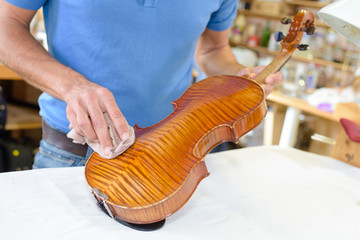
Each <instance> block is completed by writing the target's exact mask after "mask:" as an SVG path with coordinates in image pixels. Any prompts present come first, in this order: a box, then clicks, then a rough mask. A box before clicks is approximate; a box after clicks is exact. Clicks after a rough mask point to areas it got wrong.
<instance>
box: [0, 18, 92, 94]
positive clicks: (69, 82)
mask: <svg viewBox="0 0 360 240" xmlns="http://www.w3.org/2000/svg"><path fill="white" fill-rule="evenodd" d="M0 60H1V61H2V62H3V63H5V64H6V65H7V66H8V67H9V68H11V69H12V70H14V71H15V72H16V73H17V74H19V75H20V76H21V77H22V78H23V79H24V80H26V81H27V82H28V83H29V84H31V85H33V86H35V87H37V88H39V89H41V90H42V91H45V92H47V93H49V94H51V95H52V96H54V97H56V98H59V99H62V100H65V98H66V94H67V93H68V92H69V89H70V88H73V87H76V86H77V85H78V86H80V85H81V84H82V83H85V82H88V81H87V80H86V79H85V77H83V76H82V75H81V74H79V73H77V72H75V71H73V70H72V69H70V68H68V67H66V66H64V65H62V64H61V63H60V62H58V61H57V60H55V59H54V58H53V57H52V56H50V54H48V52H47V51H46V50H45V49H44V48H43V47H42V46H41V45H40V44H39V43H38V42H37V41H36V39H35V38H34V37H33V36H32V35H31V33H30V32H29V29H28V26H27V25H26V24H23V23H21V22H19V21H16V20H12V19H8V18H7V19H6V20H5V19H0Z"/></svg>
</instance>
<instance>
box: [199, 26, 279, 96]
mask: <svg viewBox="0 0 360 240" xmlns="http://www.w3.org/2000/svg"><path fill="white" fill-rule="evenodd" d="M229 33H230V28H229V29H227V30H225V31H213V30H210V29H208V28H207V29H206V30H205V31H204V33H203V34H202V35H201V37H200V39H199V41H198V45H197V48H196V52H195V57H196V61H197V63H198V64H199V66H200V68H201V70H202V71H204V73H205V74H206V75H207V76H215V75H238V76H241V75H244V74H252V73H255V74H256V73H259V72H260V71H261V70H262V69H263V68H264V67H255V68H252V69H246V68H245V67H244V66H242V65H240V64H239V63H238V62H237V60H236V58H235V56H234V54H233V53H232V50H231V47H230V45H229V39H228V36H229ZM283 78H284V77H283V75H282V73H281V72H278V73H276V74H271V75H269V76H268V77H267V78H266V79H265V85H263V88H264V90H265V93H266V95H268V94H269V93H270V92H271V91H272V90H273V87H274V85H275V84H277V83H280V82H282V81H283Z"/></svg>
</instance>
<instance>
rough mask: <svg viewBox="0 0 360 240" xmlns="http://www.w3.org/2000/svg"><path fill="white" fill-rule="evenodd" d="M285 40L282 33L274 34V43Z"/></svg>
mask: <svg viewBox="0 0 360 240" xmlns="http://www.w3.org/2000/svg"><path fill="white" fill-rule="evenodd" d="M284 38H285V36H284V34H283V33H282V32H276V33H275V41H277V42H280V41H282V40H283V39H284Z"/></svg>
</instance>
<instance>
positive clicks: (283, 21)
mask: <svg viewBox="0 0 360 240" xmlns="http://www.w3.org/2000/svg"><path fill="white" fill-rule="evenodd" d="M292 21H293V20H292V19H291V18H289V17H284V18H282V19H281V23H282V24H289V23H292Z"/></svg>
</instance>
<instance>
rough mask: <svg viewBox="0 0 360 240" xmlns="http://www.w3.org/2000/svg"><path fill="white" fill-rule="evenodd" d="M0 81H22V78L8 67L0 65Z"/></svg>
mask: <svg viewBox="0 0 360 240" xmlns="http://www.w3.org/2000/svg"><path fill="white" fill-rule="evenodd" d="M0 79H6V80H22V78H21V77H20V76H19V75H17V74H16V73H14V72H13V71H12V70H10V69H9V68H8V67H6V66H5V65H3V64H1V63H0Z"/></svg>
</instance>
